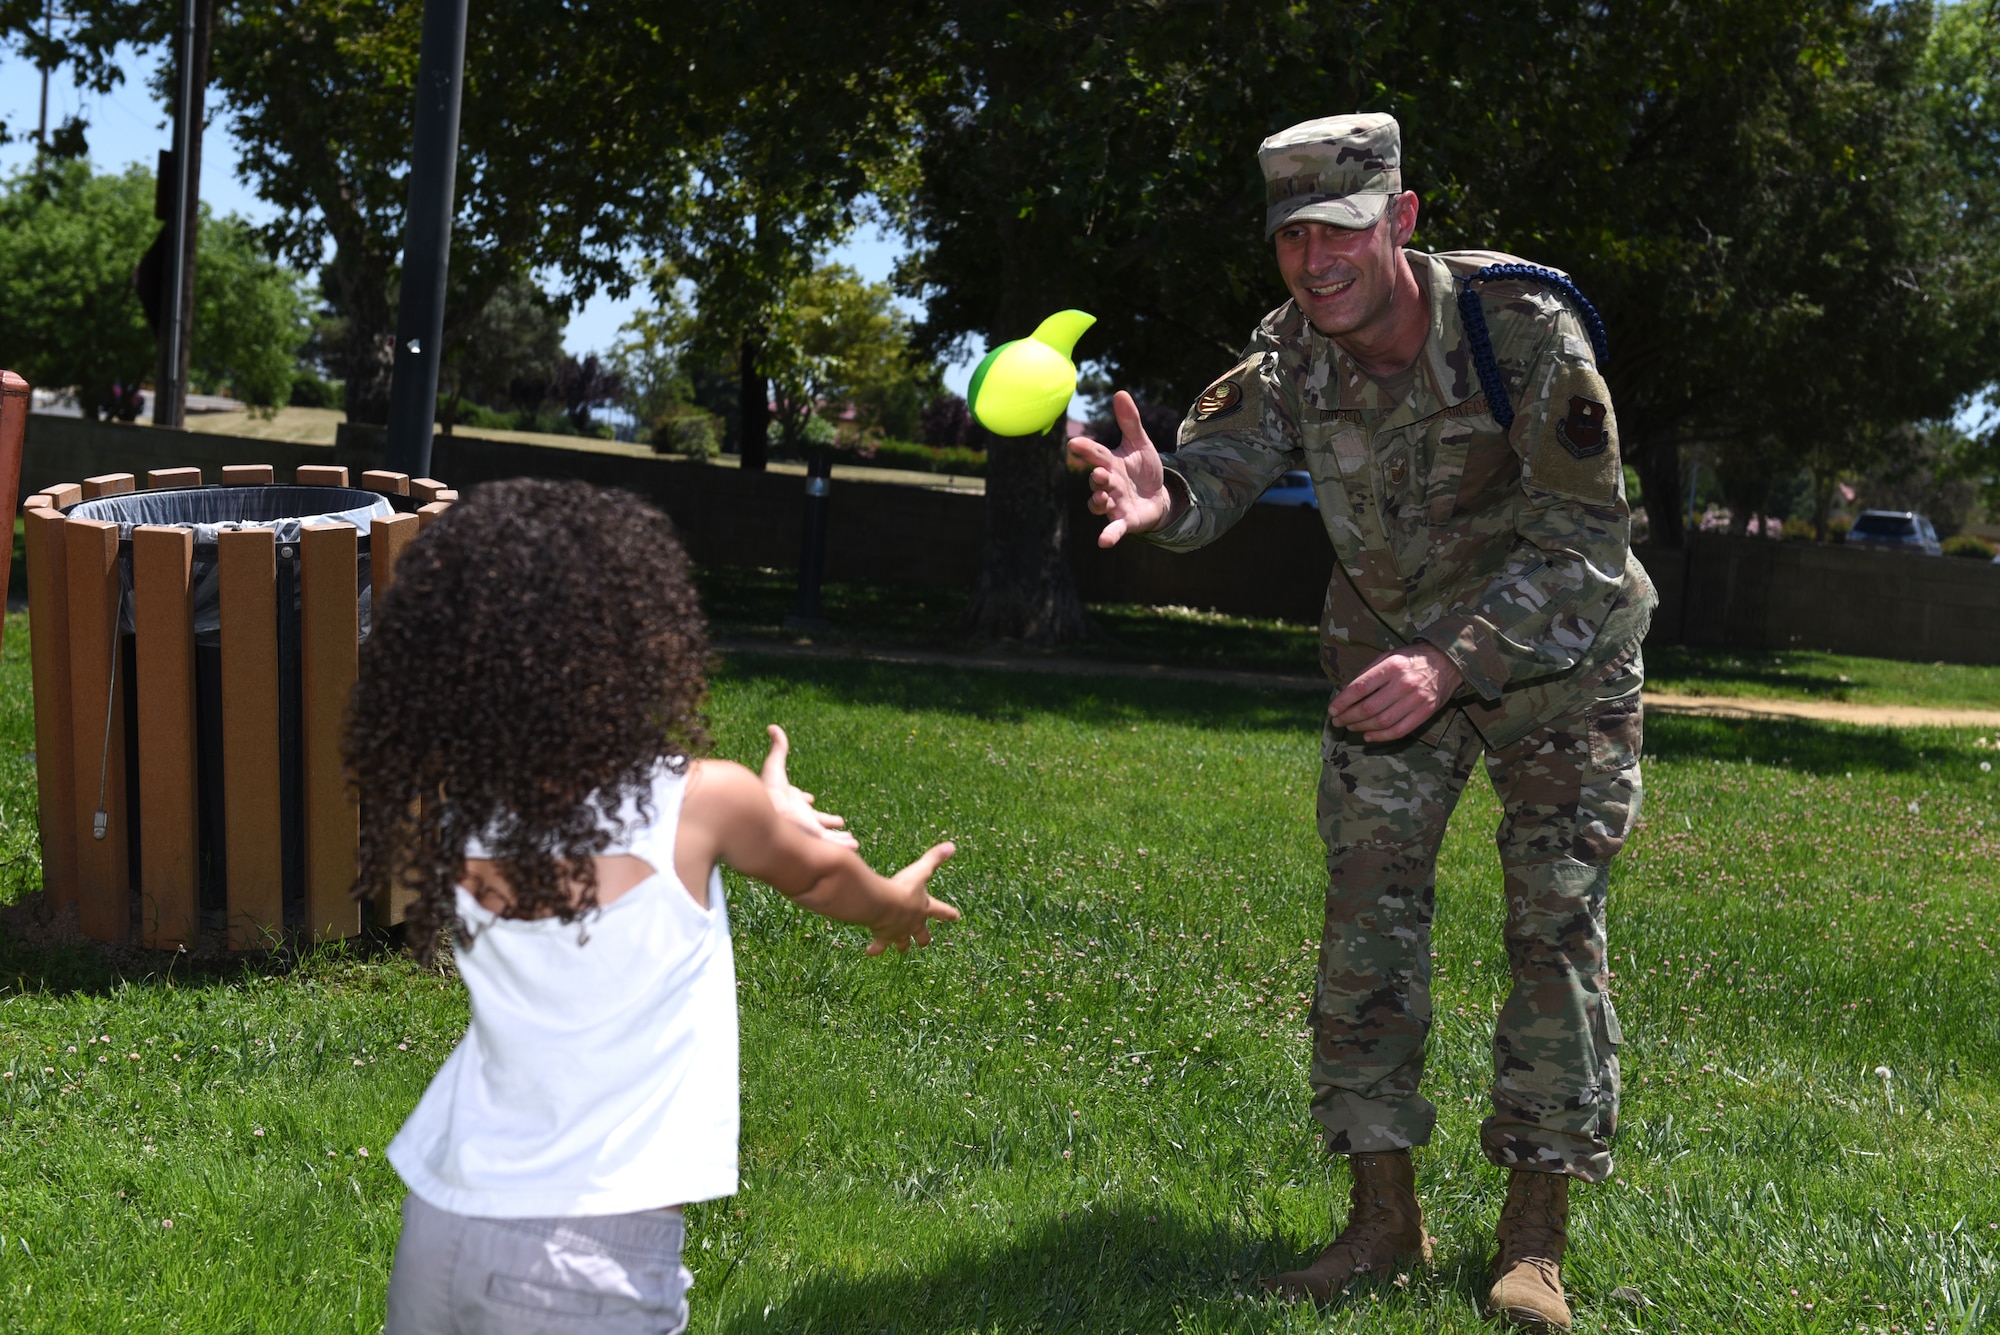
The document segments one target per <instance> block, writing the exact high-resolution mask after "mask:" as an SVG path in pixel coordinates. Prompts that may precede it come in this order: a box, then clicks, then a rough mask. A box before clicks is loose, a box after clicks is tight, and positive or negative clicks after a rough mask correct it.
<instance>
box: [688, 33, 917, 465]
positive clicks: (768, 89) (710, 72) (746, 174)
mask: <svg viewBox="0 0 2000 1335" xmlns="http://www.w3.org/2000/svg"><path fill="white" fill-rule="evenodd" d="M713 15H714V22H713V25H712V26H711V27H709V28H708V29H706V30H705V31H704V33H703V34H702V37H701V40H700V41H699V42H694V41H688V42H686V43H685V44H684V47H685V49H686V50H687V51H688V53H689V55H690V57H692V58H691V59H690V60H689V62H688V63H689V68H690V71H691V77H692V78H694V79H696V80H698V85H697V88H698V91H697V92H696V93H695V95H694V97H693V99H692V102H691V107H692V111H691V115H692V116H693V117H694V119H695V124H696V132H695V133H694V134H692V135H691V136H690V139H689V142H688V147H687V148H686V149H685V150H684V151H685V153H686V155H687V166H688V170H689V181H690V183H691V186H690V189H689V191H688V192H687V193H686V194H685V196H684V197H682V199H681V200H680V201H679V205H680V206H679V211H678V213H677V215H676V219H675V223H674V225H673V226H672V227H671V228H670V229H668V230H667V231H666V232H664V233H663V234H662V235H663V236H664V237H665V238H666V241H667V249H666V257H667V258H668V259H670V260H671V261H672V262H673V264H674V266H675V269H676V272H677V273H678V275H679V276H681V277H683V278H686V279H687V280H689V281H690V282H691V283H692V284H693V287H694V290H695V293H696V305H697V307H698V309H699V310H700V313H701V320H700V324H699V326H698V327H697V331H696V338H695V343H694V347H693V349H692V356H693V359H694V360H695V361H696V362H698V363H699V364H702V365H706V366H713V365H717V364H725V363H733V364H734V365H735V367H736V371H737V381H738V392H739V399H738V405H737V411H736V414H735V416H736V419H737V431H736V435H737V440H738V448H739V450H740V451H741V455H742V462H743V466H744V467H745V468H752V469H756V468H762V467H763V466H764V449H765V440H766V434H767V433H766V426H767V424H768V421H769V416H768V414H769V402H770V400H769V384H770V377H771V375H772V374H773V370H774V367H775V366H776V365H777V359H778V357H779V356H781V355H783V354H782V350H781V349H780V350H776V351H775V352H774V351H772V350H768V348H767V345H768V342H769V340H770V338H771V333H770V331H771V327H772V324H773V322H774V321H775V320H776V319H777V318H778V312H779V308H780V307H781V305H782V304H783V301H784V298H785V294H786V292H787V291H788V289H789V288H790V287H791V285H792V284H793V283H795V282H797V281H798V280H800V279H801V278H803V277H805V276H806V275H808V274H809V273H810V272H811V271H812V267H813V263H814V258H815V256H817V255H818V254H819V253H820V252H821V251H822V250H824V249H825V248H826V247H827V246H829V245H831V244H833V243H834V242H837V241H838V240H840V239H841V238H842V237H844V236H846V235H847V234H848V233H849V232H850V231H851V230H852V229H853V227H854V226H855V224H856V222H857V221H858V220H859V219H860V218H861V216H862V215H863V214H864V213H865V212H866V211H867V201H869V200H870V199H873V200H874V201H876V204H875V206H876V208H878V209H886V210H889V211H890V212H891V213H892V214H893V212H894V211H895V210H896V209H897V208H898V207H900V202H901V200H902V199H903V198H904V196H905V195H906V194H907V193H908V190H909V188H910V185H911V181H912V179H913V178H912V175H911V173H912V169H913V153H912V145H913V143H914V134H913V129H914V122H913V119H912V116H913V98H914V96H915V94H916V91H917V90H918V89H920V88H921V87H922V86H923V85H924V83H925V82H926V81H927V80H928V79H929V78H930V77H931V70H932V67H933V60H932V56H931V53H930V51H929V48H928V44H929V42H930V41H931V38H932V33H933V30H934V27H935V12H934V11H933V10H932V9H931V8H930V7H929V6H927V5H924V4H922V3H915V4H910V3H871V2H867V0H845V2H844V3H839V2H836V3H824V4H800V3H796V0H739V2H738V3H735V4H731V5H726V6H716V7H713Z"/></svg>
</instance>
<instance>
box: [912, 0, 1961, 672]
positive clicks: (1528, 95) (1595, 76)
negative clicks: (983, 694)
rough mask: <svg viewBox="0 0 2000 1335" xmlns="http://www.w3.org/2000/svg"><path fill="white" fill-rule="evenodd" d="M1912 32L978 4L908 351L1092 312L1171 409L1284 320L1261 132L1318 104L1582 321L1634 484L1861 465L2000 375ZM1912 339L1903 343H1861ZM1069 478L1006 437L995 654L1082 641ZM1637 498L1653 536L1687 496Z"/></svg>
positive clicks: (1885, 14) (1327, 8) (1652, 488)
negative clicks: (1368, 134) (1365, 122)
mask: <svg viewBox="0 0 2000 1335" xmlns="http://www.w3.org/2000/svg"><path fill="white" fill-rule="evenodd" d="M1927 24H1928V6H1927V5H1925V4H1922V3H1902V4H1889V5H1871V4H1868V3H1863V2H1862V0H1849V2H1847V3H1841V4H1836V5H1826V4H1821V3H1809V2H1808V0H1695V2H1694V3H1689V2H1688V0H1635V3H1633V4H1629V5H1620V6H1604V5H1601V4H1597V3H1593V2H1591V0H1544V2H1543V3H1540V4H1537V5H1534V6H1485V7H1472V8H1467V9H1464V10H1462V11H1457V12H1454V14H1453V16H1452V19H1451V21H1449V22H1441V21H1439V19H1438V16H1437V14H1436V12H1435V11H1434V9H1432V7H1429V6H1421V5H1416V4H1390V5H1384V4H1378V3H1359V2H1356V3H1346V4H1341V3H1329V4H1322V5H1317V6H1312V7H1309V8H1307V7H1289V6H1287V7H1279V6H1268V7H1260V6H1252V7H1248V8H1232V9H1230V10H1229V11H1228V12H1227V14H1226V15H1225V14H1223V13H1222V12H1221V11H1216V10H1212V9H1207V8H1197V7H1193V6H1187V7H1168V8H1164V9H1163V8H1161V7H1158V6H1156V5H1153V4H1149V3H1144V2H1143V0H1110V2H1108V3H1101V4H1097V5H1093V6H1090V7H1087V8H1071V7H1064V6H1062V5H1059V4H1056V3H1053V2H1052V0H1051V2H1049V3H1026V4H1023V3H1007V4H1001V3H997V0H996V2H995V3H971V2H969V0H968V3H963V4H959V5H956V6H954V7H953V8H952V10H951V14H950V19H949V22H948V23H947V24H946V25H944V27H943V28H942V29H941V30H940V36H939V38H938V50H939V52H940V55H939V57H938V63H939V66H940V68H941V70H943V71H944V73H943V75H942V77H941V78H940V79H939V80H937V81H936V82H935V83H934V84H933V85H932V86H931V92H930V94H929V96H928V97H927V99H926V100H925V101H924V102H923V103H922V104H921V110H922V116H923V126H924V130H923V136H924V137H923V147H922V152H921V155H920V165H921V168H922V180H921V184H920V186H919V188H918V192H917V194H916V197H915V199H914V202H913V205H912V210H911V229H912V233H913V236H914V238H915V239H916V241H917V242H918V243H919V245H920V247H921V252H920V255H919V257H918V260H917V262H916V264H915V265H913V266H912V271H911V278H912V280H913V284H914V286H915V288H916V290H917V291H919V292H920V293H921V294H922V295H923V296H924V298H925V299H926V314H927V321H926V326H925V336H926V338H927V339H928V340H929V342H930V344H931V346H934V347H942V346H946V345H949V344H950V343H952V342H953V341H955V340H957V339H959V338H961V337H963V336H965V335H968V334H983V335H984V336H985V337H986V339H987V341H988V343H989V344H991V343H994V342H998V341H1001V340H1004V339H1009V338H1018V337H1021V336H1022V335H1023V334H1025V333H1026V332H1027V331H1028V330H1029V329H1031V328H1032V327H1033V326H1034V324H1035V323H1036V321H1037V320H1039V319H1040V317H1041V316H1042V315H1045V314H1046V313H1048V311H1050V310H1053V309H1056V308H1058V307H1060V306H1080V307H1082V308H1084V309H1086V310H1089V311H1091V312H1092V313H1093V314H1095V315H1097V316H1098V320H1099V323H1098V325H1097V326H1096V327H1095V328H1094V329H1093V330H1092V331H1091V333H1090V335H1088V336H1087V343H1086V347H1085V349H1084V352H1085V355H1087V356H1090V357H1092V358H1095V359H1097V360H1100V361H1101V362H1102V363H1104V365H1105V366H1106V367H1107V369H1108V370H1109V372H1110V373H1111V375H1112V376H1113V377H1114V378H1115V379H1116V380H1117V381H1118V382H1119V383H1121V384H1123V385H1124V386H1126V387H1128V388H1131V389H1134V390H1135V391H1137V392H1139V393H1140V394H1142V395H1143V396H1147V397H1151V398H1153V399H1154V400H1155V401H1158V402H1163V403H1186V402H1188V401H1189V399H1190V398H1191V397H1192V396H1193V394H1194V392H1195V391H1196V390H1197V389H1198V388H1199V387H1200V385H1201V384H1202V383H1204V382H1205V381H1206V380H1207V379H1209V378H1211V377H1213V376H1214V375H1216V374H1218V373H1220V372H1221V371H1222V370H1224V369H1226V368H1227V366H1228V365H1229V363H1230V362H1231V361H1232V360H1233V358H1234V355H1235V350H1236V349H1237V348H1238V347H1240V346H1241V343H1242V341H1243V340H1244V338H1245V336H1246V335H1247V333H1248V332H1249V330H1250V328H1251V327H1252V325H1253V324H1254V322H1255V320H1256V318H1257V317H1258V316H1259V315H1260V314H1262V312H1263V311H1264V310H1265V309H1268V308H1269V307H1270V306H1274V305H1276V304H1277V303H1278V302H1279V301H1281V300H1282V299H1283V292H1282V290H1281V289H1280V287H1279V285H1278V284H1277V282H1276V278H1275V274H1274V271H1273V268H1272V262H1271V259H1270V255H1269V250H1268V247H1267V245H1266V244H1265V243H1264V242H1263V241H1262V239H1261V227H1259V225H1258V223H1259V222H1260V213H1261V210H1260V209H1259V207H1258V201H1259V200H1260V199H1261V197H1262V191H1261V181H1260V180H1259V178H1258V175H1257V170H1256V160H1255V149H1256V144H1257V141H1258V140H1259V139H1260V138H1261V137H1263V136H1264V135H1266V134H1268V133H1271V132H1272V131H1274V130H1277V129H1279V128H1282V127H1283V126H1285V125H1287V124H1289V123H1291V122H1294V121H1296V120H1298V119H1301V118H1302V117H1303V116H1305V115H1306V114H1309V113H1311V112H1313V111H1321V112H1324V111H1327V110H1332V109H1347V108H1353V109H1357V110H1381V111H1390V112H1393V113H1395V114H1396V115H1397V117H1398V118H1399V120H1400V121H1401V122H1402V125H1403V130H1404V143H1405V149H1406V154H1405V168H1404V177H1405V181H1406V183H1407V184H1409V185H1410V187H1411V188H1413V189H1415V190H1416V191H1417V192H1418V194H1419V195H1420V196H1421V197H1422V199H1423V201H1424V215H1423V221H1422V223H1421V224H1420V234H1419V238H1418V240H1419V244H1422V245H1424V246H1426V247H1427V248H1431V249H1447V248H1454V247H1486V248H1492V249H1499V250H1508V251H1513V252H1516V253H1519V254H1522V255H1525V256H1527V257H1529V258H1530V259H1533V260H1536V261H1538V262H1541V263H1546V264H1551V265H1554V266H1557V267H1560V268H1564V269H1567V270H1569V271H1570V272H1571V273H1572V274H1573V275H1575V277H1576V278H1577V280H1578V282H1579V284H1580V286H1581V287H1582V288H1583V289H1584V291H1585V292H1586V293H1587V294H1589V295H1590V296H1592V297H1593V298H1594V299H1595V300H1596V302H1597V304H1598V305H1599V307H1600V309H1601V310H1602V311H1603V312H1604V315H1605V319H1606V322H1607V324H1608V325H1609V326H1610V331H1611V345H1612V357H1611V360H1610V362H1609V364H1608V366H1607V374H1608V378H1609V379H1610V381H1611V385H1612V390H1613V393H1614V394H1615V395H1616V396H1617V400H1618V406H1619V420H1620V430H1621V436H1622V438H1623V440H1624V443H1625V445H1626V447H1627V449H1628V451H1629V453H1630V455H1631V456H1632V458H1633V460H1634V462H1635V463H1637V464H1638V465H1639V466H1640V468H1641V470H1642V472H1643V473H1644V476H1645V483H1646V485H1645V490H1646V492H1647V494H1648V495H1649V496H1653V497H1658V498H1661V499H1666V498H1670V497H1673V496H1674V495H1675V494H1676V493H1677V492H1678V491H1679V490H1680V485H1681V479H1680V470H1679V462H1678V451H1679V447H1680V445H1681V444H1682V443H1683V442H1687V441H1691V440H1710V441H1722V440H1725V439H1727V440H1733V441H1735V442H1737V450H1738V453H1739V455H1741V454H1743V453H1744V452H1745V451H1754V449H1755V448H1756V442H1757V441H1759V440H1763V441H1766V442H1789V443H1786V444H1782V445H1773V446H1772V448H1774V449H1780V450H1782V451H1789V452H1790V453H1789V454H1786V455H1785V456H1784V457H1785V459H1786V460H1787V461H1790V460H1794V459H1802V455H1801V451H1802V449H1803V444H1802V443H1803V442H1805V441H1806V440H1807V439H1808V438H1810V440H1812V441H1814V442H1817V443H1818V445H1819V446H1826V445H1827V444H1828V443H1829V442H1832V441H1835V440H1846V441H1847V442H1848V443H1849V446H1852V447H1853V448H1855V449H1861V448H1863V446H1864V444H1865V442H1867V441H1871V440H1872V441H1878V442H1879V441H1880V440H1882V439H1883V438H1884V437H1883V432H1882V430H1880V429H1877V428H1878V427H1881V428H1886V427H1887V426H1889V425H1892V424H1893V423H1894V422H1900V421H1908V420H1911V419H1912V418H1913V417H1926V416H1934V415H1937V414H1938V413H1940V412H1942V411H1944V410H1945V409H1944V406H1941V405H1948V404H1949V402H1950V400H1951V399H1952V398H1953V397H1955V396H1958V395H1962V394H1963V393H1965V392H1966V391H1967V390H1968V389H1970V388H1973V387H1975V386H1976V385H1978V384H1980V383H1983V382H1984V381H1985V380H1988V379H1990V378H1991V366H1992V360H1991V358H1992V354H1991V351H1990V349H1991V346H1992V345H1991V341H1990V340H1991V338H1992V319H1991V315H1992V312H1993V311H1994V310H1995V309H1996V308H2000V302H1995V301H1993V300H1991V299H1990V297H1989V296H1987V295H1986V293H1987V292H1988V291H1989V289H1988V288H1987V287H1985V286H1984V284H1985V281H1986V280H1985V279H1984V277H1983V276H1982V275H1983V274H1984V272H1985V268H1984V261H1983V260H1980V259H1978V258H1977V257H1978V256H1979V255H1981V254H1984V253H1988V252H1989V251H1990V243H1989V242H1988V241H1987V240H1986V239H1985V235H1984V234H1981V233H1979V232H1977V231H1976V230H1967V228H1966V227H1965V226H1964V223H1965V219H1964V218H1963V217H1954V216H1953V215H1952V214H1951V213H1950V210H1949V209H1946V208H1943V207H1942V206H1943V205H1945V204H1947V203H1948V202H1949V201H1950V199H1951V198H1952V196H1953V192H1954V190H1956V189H1957V188H1958V187H1956V186H1954V185H1953V184H1952V179H1953V172H1952V171H1951V170H1950V169H1949V167H1948V165H1944V164H1941V163H1940V161H1939V157H1940V155H1938V154H1936V153H1932V152H1927V151H1926V150H1925V148H1924V132H1923V130H1922V127H1921V126H1920V125H1918V124H1917V119H1918V118H1917V117H1916V116H1915V110H1916V108H1917V107H1918V106H1919V104H1920V103H1921V101H1922V97H1921V95H1920V94H1921V88H1920V80H1918V79H1917V77H1916V71H1917V69H1918V64H1917V62H1918V58H1919V56H1920V55H1921V53H1922V52H1924V50H1925V34H1926V30H1927ZM1960 105H1961V107H1962V108H1963V106H1964V100H1963V99H1961V103H1960ZM1981 105H1982V106H1990V105H1992V103H1990V102H1986V103H1982V104H1981ZM1972 142H1974V143H1975V144H1979V145H1981V146H1989V145H1985V144H1984V141H1979V140H1977V139H1976V138H1975V140H1974V141H1972ZM1988 161H1989V164H1990V161H1991V159H1990V157H1989V159H1988ZM1987 170H1988V173H1989V175H1990V174H1991V170H1992V169H1991V167H1990V165H1989V167H1988V168H1987ZM1960 174H1961V175H1962V173H1960ZM1903 327H1910V328H1911V329H1912V330H1913V334H1914V336H1913V337H1912V338H1911V339H1910V340H1909V341H1908V343H1907V344H1902V343H1901V342H1900V341H1898V340H1885V339H1884V338H1883V337H1882V336H1881V333H1882V331H1883V330H1884V329H1889V328H1898V329H1900V328H1903ZM1892 342H1894V343H1897V346H1887V345H1888V344H1889V343H1892ZM1982 359H1984V362H1983V364H1984V367H1985V370H1984V371H1981V370H1979V369H1977V368H1978V367H1979V366H1980V365H1981V363H1982ZM1871 394H1872V395H1874V398H1873V399H1872V401H1871V400H1870V396H1871ZM1863 409H1866V411H1862V410H1863ZM1878 413H1879V414H1882V415H1881V416H1877V415H1876V414H1878ZM1863 420H1870V421H1873V422H1875V423H1876V424H1877V425H1876V426H1871V427H1867V428H1861V427H1859V426H1858V425H1856V424H1858V423H1859V422H1861V421H1863ZM1843 425H1845V426H1854V428H1855V429H1853V430H1837V429H1836V428H1840V427H1843ZM1842 448H1843V449H1845V448H1848V446H1843V447H1842ZM1868 448H1872V447H1868ZM1806 461H1807V462H1810V461H1809V460H1806ZM1820 462H1821V466H1822V469H1824V468H1825V467H1827V466H1830V465H1831V463H1832V461H1831V460H1830V459H1823V460H1821V461H1820ZM1062 485H1063V484H1062V472H1061V458H1060V453H1059V448H1058V445H1057V442H1055V441H1054V440H1048V441H1045V442H1034V443H1021V442H1012V443H1003V444H1002V445H1000V446H999V447H997V448H996V452H995V454H994V455H993V457H992V459H991V460H990V463H989V468H988V474H987V488H988V490H987V496H988V509H989V520H988V526H987V548H986V555H985V558H984V561H983V565H982V573H981V576H980V584H979V588H978V591H977V593H976V594H975V598H974V603H973V609H972V613H973V624H974V626H975V628H976V629H978V630H980V631H981V632H982V633H986V634H992V635H1023V636H1027V637H1029V638H1040V639H1056V638H1062V637H1065V636H1068V635H1072V634H1076V633H1080V631H1081V629H1082V627H1083V624H1084V623H1083V620H1082V615H1081V609H1080V607H1079V606H1078V605H1077V602H1076V599H1075V595H1074V592H1073V590H1072V587H1071V584H1070V577H1069V573H1068V557H1067V545H1068V541H1069V537H1068V534H1067V533H1066V532H1065V531H1064V526H1063V522H1062V519H1061V515H1062V513H1063V511H1064V506H1063V504H1062V501H1061V492H1062ZM1651 510H1652V515H1653V519H1654V533H1655V535H1656V538H1657V537H1664V538H1665V539H1666V540H1668V541H1669V542H1671V541H1673V540H1675V539H1676V538H1677V536H1678V507H1677V506H1675V505H1660V504H1656V505H1654V506H1653V507H1651Z"/></svg>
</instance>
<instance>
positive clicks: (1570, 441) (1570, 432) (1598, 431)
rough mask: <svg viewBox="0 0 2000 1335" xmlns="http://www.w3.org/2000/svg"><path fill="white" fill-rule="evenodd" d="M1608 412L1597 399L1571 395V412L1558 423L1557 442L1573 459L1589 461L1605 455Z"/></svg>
mask: <svg viewBox="0 0 2000 1335" xmlns="http://www.w3.org/2000/svg"><path fill="white" fill-rule="evenodd" d="M1608 411H1609V410H1608V409H1606V408H1605V406H1604V405H1603V404H1601V403H1599V402H1598V401H1597V400H1595V399H1586V398H1585V397H1583V395H1581V394H1572V395H1570V400H1569V412H1568V413H1567V414H1566V415H1565V416H1564V417H1563V419H1562V420H1561V421H1559V422H1557V423H1556V440H1557V441H1559V442H1560V443H1561V445H1562V447H1563V448H1564V449H1566V450H1568V451H1569V452H1570V455H1571V457H1573V458H1577V459H1588V458H1590V457H1591V456H1592V455H1594V454H1601V453H1603V451H1604V447H1605V443H1606V442H1605V438H1604V417H1605V414H1606V413H1607V412H1608Z"/></svg>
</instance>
